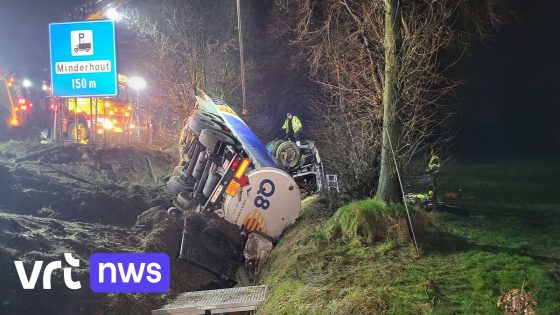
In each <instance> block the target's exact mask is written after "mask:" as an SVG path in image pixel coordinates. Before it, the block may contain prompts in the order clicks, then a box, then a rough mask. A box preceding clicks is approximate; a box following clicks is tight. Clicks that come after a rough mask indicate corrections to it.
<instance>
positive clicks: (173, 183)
mask: <svg viewBox="0 0 560 315" xmlns="http://www.w3.org/2000/svg"><path fill="white" fill-rule="evenodd" d="M186 188H187V186H186V185H185V184H183V183H181V182H180V181H179V176H171V177H169V180H168V181H167V190H169V191H170V192H171V193H173V194H175V195H178V194H179V193H180V192H182V191H183V190H184V189H186Z"/></svg>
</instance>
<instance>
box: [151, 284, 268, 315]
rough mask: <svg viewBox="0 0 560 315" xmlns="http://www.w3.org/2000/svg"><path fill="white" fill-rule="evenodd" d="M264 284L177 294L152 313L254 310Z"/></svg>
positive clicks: (262, 296) (261, 298)
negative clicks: (169, 301) (173, 298)
mask: <svg viewBox="0 0 560 315" xmlns="http://www.w3.org/2000/svg"><path fill="white" fill-rule="evenodd" d="M266 291H267V286H266V285H259V286H251V287H236V288H229V289H218V290H207V291H194V292H185V293H181V294H179V296H177V298H176V299H175V300H173V301H172V302H171V303H169V304H166V305H164V306H163V307H162V308H160V309H158V310H154V311H152V315H168V314H173V315H191V314H192V315H194V314H218V313H222V314H224V313H233V312H246V311H254V310H256V309H257V307H258V306H259V305H260V304H261V303H262V302H263V301H264V300H265V296H266Z"/></svg>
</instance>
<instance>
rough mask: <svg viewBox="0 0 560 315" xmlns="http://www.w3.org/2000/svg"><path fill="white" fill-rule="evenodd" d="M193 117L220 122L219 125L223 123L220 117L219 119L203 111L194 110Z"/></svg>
mask: <svg viewBox="0 0 560 315" xmlns="http://www.w3.org/2000/svg"><path fill="white" fill-rule="evenodd" d="M193 115H194V116H198V117H205V118H207V119H210V120H215V121H217V122H221V123H223V121H224V120H223V119H222V117H220V116H218V115H216V114H212V113H209V112H205V111H203V110H195V111H194V113H193Z"/></svg>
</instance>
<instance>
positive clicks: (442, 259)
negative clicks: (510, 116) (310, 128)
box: [259, 161, 560, 314]
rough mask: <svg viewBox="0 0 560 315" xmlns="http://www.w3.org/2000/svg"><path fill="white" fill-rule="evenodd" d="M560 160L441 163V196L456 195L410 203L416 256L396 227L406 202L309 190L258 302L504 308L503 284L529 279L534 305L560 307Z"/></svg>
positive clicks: (477, 310)
mask: <svg viewBox="0 0 560 315" xmlns="http://www.w3.org/2000/svg"><path fill="white" fill-rule="evenodd" d="M557 165H558V161H511V162H509V163H503V162H502V161H500V163H499V164H498V163H493V162H491V161H476V164H475V163H472V164H471V163H455V164H453V165H449V166H447V167H445V168H444V170H443V172H442V174H441V186H440V187H441V189H440V190H439V191H440V192H441V196H440V197H442V198H444V199H445V201H446V202H447V203H449V204H451V205H453V207H445V208H442V209H440V210H438V211H432V212H429V213H428V214H425V213H424V212H422V211H420V212H414V214H413V216H414V217H415V220H414V221H415V222H416V223H415V225H416V229H417V231H418V232H421V233H419V236H420V237H419V245H420V248H421V257H420V258H416V255H415V251H414V248H413V246H412V244H411V242H403V241H402V240H403V239H402V235H403V234H402V233H391V232H390V229H388V227H399V226H401V227H402V225H400V223H399V221H401V220H403V219H404V215H405V214H404V211H403V210H402V208H401V206H393V205H385V204H384V203H382V202H381V201H379V200H376V199H366V200H360V201H354V202H352V203H349V204H346V205H344V206H339V205H333V204H332V203H329V201H328V200H327V199H325V198H314V199H308V200H306V201H305V204H304V208H305V209H304V213H303V216H302V218H301V220H300V221H299V222H298V224H297V225H295V226H294V227H293V228H291V229H290V230H289V231H288V232H287V233H286V235H285V236H284V237H283V238H282V240H281V241H280V242H279V244H278V245H277V246H276V248H275V249H274V250H273V254H272V256H271V259H270V261H269V264H268V265H267V268H266V269H265V270H264V271H263V273H262V282H263V283H265V284H268V285H269V290H270V291H269V295H268V298H267V300H266V301H265V304H264V305H263V306H262V307H261V308H260V310H259V313H261V314H378V313H382V312H383V313H388V314H421V313H433V314H457V313H461V314H500V313H502V314H503V310H499V309H498V308H497V307H496V302H497V301H498V299H499V298H500V296H501V295H502V294H503V293H505V292H507V291H509V290H511V289H513V288H521V287H523V286H524V288H526V289H527V290H529V291H530V292H531V294H532V295H533V297H534V298H535V300H536V301H537V313H538V314H558V313H559V312H560V302H559V299H558V296H560V281H559V280H560V242H559V241H558V239H559V236H560V227H559V226H558V225H557V222H560V220H559V219H560V212H559V211H560V196H559V195H558V194H557V193H556V194H555V190H557V187H558V185H556V186H555V183H556V182H557V178H558V177H559V176H560V169H558V167H557ZM449 192H452V194H449ZM446 194H447V196H448V197H445V195H446ZM337 208H338V209H337ZM328 209H337V210H336V212H333V211H329V210H328ZM428 221H429V222H428ZM395 230H399V229H395ZM404 232H406V233H407V232H408V231H407V230H406V229H405V230H404Z"/></svg>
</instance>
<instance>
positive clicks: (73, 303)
mask: <svg viewBox="0 0 560 315" xmlns="http://www.w3.org/2000/svg"><path fill="white" fill-rule="evenodd" d="M174 163H175V161H174V157H172V156H170V155H168V154H166V153H162V152H158V151H154V150H149V149H142V148H131V147H119V148H117V147H88V146H77V145H63V146H57V147H54V146H44V145H39V144H35V143H32V142H14V141H11V142H6V143H0V272H1V273H2V277H1V278H0V314H2V315H4V314H149V311H150V310H152V309H155V308H157V307H158V306H160V305H162V304H163V303H164V301H165V299H166V298H169V297H172V296H173V295H175V294H177V293H179V292H183V291H189V290H199V289H205V288H215V287H223V286H224V284H223V283H220V280H218V279H216V277H214V276H212V275H210V274H208V273H207V272H205V271H202V270H200V269H197V268H194V267H193V266H190V265H188V264H186V263H184V262H182V261H179V260H177V259H176V257H177V254H178V250H179V246H180V241H181V233H182V230H183V219H182V217H181V216H172V215H169V214H167V208H168V207H169V206H171V198H172V196H171V195H169V194H168V192H167V191H166V190H165V186H164V183H165V179H166V177H167V176H168V175H169V173H170V171H171V170H172V168H173V165H174ZM66 252H69V253H72V254H73V256H74V257H75V258H79V259H80V267H79V268H74V269H73V271H72V274H73V279H74V280H80V281H81V283H82V289H79V290H69V289H67V288H66V287H65V285H64V281H63V277H62V272H55V273H54V274H53V288H52V290H43V289H42V282H41V280H42V277H40V279H39V281H38V282H37V287H36V289H35V290H23V289H22V287H21V284H20V282H19V279H18V276H17V273H16V269H15V266H14V260H22V261H23V262H24V264H25V265H26V266H29V269H27V272H28V274H29V273H30V268H31V267H30V266H32V264H33V263H32V262H33V261H36V260H42V261H44V262H45V263H44V265H46V264H47V263H48V262H50V261H56V260H62V261H64V259H63V253H66ZM98 252H164V253H167V254H168V255H169V257H170V258H171V264H172V266H171V269H172V277H171V278H172V284H171V290H170V291H169V292H168V293H166V294H165V295H162V294H95V293H93V292H92V291H91V290H90V289H89V283H88V280H89V273H88V265H87V264H88V261H89V257H90V255H91V254H92V253H98ZM41 276H42V274H41Z"/></svg>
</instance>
